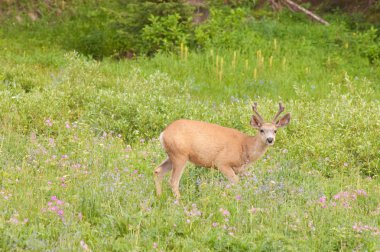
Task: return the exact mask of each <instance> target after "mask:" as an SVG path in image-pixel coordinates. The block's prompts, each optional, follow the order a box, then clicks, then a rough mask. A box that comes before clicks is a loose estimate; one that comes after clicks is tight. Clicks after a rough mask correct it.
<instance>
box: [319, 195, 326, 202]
mask: <svg viewBox="0 0 380 252" xmlns="http://www.w3.org/2000/svg"><path fill="white" fill-rule="evenodd" d="M326 199H327V197H326V196H322V197H320V198H319V203H326Z"/></svg>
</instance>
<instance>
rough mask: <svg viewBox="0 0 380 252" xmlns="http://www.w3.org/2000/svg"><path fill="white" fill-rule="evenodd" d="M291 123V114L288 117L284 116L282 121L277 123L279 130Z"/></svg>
mask: <svg viewBox="0 0 380 252" xmlns="http://www.w3.org/2000/svg"><path fill="white" fill-rule="evenodd" d="M289 123H290V113H287V114H286V115H284V116H283V117H282V118H281V119H280V120H278V121H277V122H276V127H277V128H281V127H285V126H286V125H288V124H289Z"/></svg>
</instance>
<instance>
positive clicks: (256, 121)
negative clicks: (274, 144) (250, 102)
mask: <svg viewBox="0 0 380 252" xmlns="http://www.w3.org/2000/svg"><path fill="white" fill-rule="evenodd" d="M251 126H252V127H253V128H255V129H259V128H260V127H261V126H262V123H261V121H260V120H259V119H258V118H257V117H256V116H254V115H253V116H252V118H251Z"/></svg>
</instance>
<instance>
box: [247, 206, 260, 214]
mask: <svg viewBox="0 0 380 252" xmlns="http://www.w3.org/2000/svg"><path fill="white" fill-rule="evenodd" d="M259 211H260V208H255V207H251V209H250V210H249V212H250V213H252V214H255V213H257V212H259Z"/></svg>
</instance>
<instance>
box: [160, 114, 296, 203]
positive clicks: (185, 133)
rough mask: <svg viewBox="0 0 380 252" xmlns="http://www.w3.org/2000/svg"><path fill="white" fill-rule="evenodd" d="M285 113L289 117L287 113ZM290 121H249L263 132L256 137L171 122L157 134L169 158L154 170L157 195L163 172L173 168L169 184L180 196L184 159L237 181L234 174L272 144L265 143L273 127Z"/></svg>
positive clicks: (194, 123)
mask: <svg viewBox="0 0 380 252" xmlns="http://www.w3.org/2000/svg"><path fill="white" fill-rule="evenodd" d="M285 116H288V119H289V120H290V115H289V114H287V115H285ZM285 116H284V118H285ZM253 118H255V116H253ZM281 120H283V119H281ZM281 120H280V121H281ZM289 120H287V121H286V122H285V123H283V124H281V125H279V124H274V123H260V122H253V123H252V122H251V124H252V126H253V127H256V126H257V127H256V128H258V129H260V130H261V131H263V132H261V133H258V134H257V135H256V136H249V135H246V134H244V133H242V132H240V131H237V130H235V129H231V128H226V127H222V126H219V125H216V124H211V123H206V122H200V121H192V120H184V119H182V120H178V121H174V122H173V123H171V124H170V125H169V126H168V127H167V128H166V129H165V130H164V131H163V132H162V133H161V135H160V141H161V143H162V145H163V148H164V149H165V151H166V153H167V155H168V158H167V159H166V160H165V161H163V162H162V163H161V164H160V165H159V166H158V167H156V168H155V170H154V178H155V184H156V192H157V195H161V192H162V189H161V184H162V180H163V177H164V175H165V174H166V173H167V172H169V171H171V170H173V171H172V175H171V178H170V185H171V187H172V190H173V193H174V195H175V196H176V197H177V198H179V197H180V193H179V181H180V179H181V176H182V173H183V170H184V168H185V165H186V162H187V161H190V162H192V163H193V164H195V165H198V166H203V167H209V168H217V169H218V170H219V171H221V172H222V173H223V174H224V175H225V176H226V177H227V178H228V179H229V180H230V181H231V182H232V183H237V182H238V181H239V178H238V176H237V174H238V173H239V172H241V171H242V170H243V169H244V167H245V166H246V165H248V164H249V163H251V162H254V161H256V160H258V159H259V158H260V157H262V156H263V155H264V154H265V152H266V151H267V149H268V146H269V145H271V144H273V142H272V143H271V144H268V143H267V142H266V135H270V136H271V137H273V135H275V130H276V129H277V128H278V127H282V126H285V125H286V124H287V123H288V122H289ZM277 123H278V122H277ZM273 141H274V139H273Z"/></svg>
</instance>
